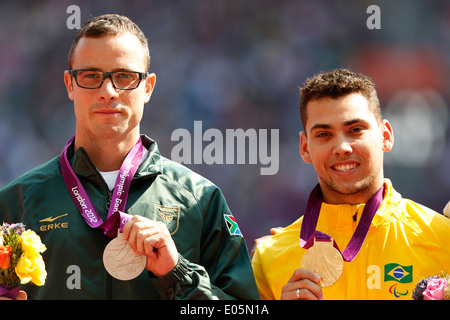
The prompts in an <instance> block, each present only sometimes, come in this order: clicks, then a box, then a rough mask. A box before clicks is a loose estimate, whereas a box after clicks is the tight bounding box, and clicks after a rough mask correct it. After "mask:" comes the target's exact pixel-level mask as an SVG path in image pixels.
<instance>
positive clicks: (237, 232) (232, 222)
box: [224, 214, 242, 237]
mask: <svg viewBox="0 0 450 320" xmlns="http://www.w3.org/2000/svg"><path fill="white" fill-rule="evenodd" d="M224 218H225V223H226V224H227V227H228V231H229V232H230V234H231V235H232V236H241V237H242V232H241V229H239V226H238V224H237V222H236V219H235V218H234V217H233V216H232V215H231V214H225V215H224Z"/></svg>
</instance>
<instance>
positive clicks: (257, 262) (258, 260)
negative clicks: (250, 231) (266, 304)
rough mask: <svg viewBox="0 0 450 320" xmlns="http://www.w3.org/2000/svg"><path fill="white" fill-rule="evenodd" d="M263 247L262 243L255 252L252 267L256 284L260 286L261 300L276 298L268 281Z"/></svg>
mask: <svg viewBox="0 0 450 320" xmlns="http://www.w3.org/2000/svg"><path fill="white" fill-rule="evenodd" d="M261 247H262V245H261V244H260V245H259V246H258V247H256V249H255V253H254V254H253V258H252V268H253V273H254V275H255V280H256V285H257V287H258V292H259V297H260V298H261V300H275V297H274V295H273V293H272V290H271V289H270V286H269V284H268V283H267V279H266V277H265V272H264V263H263V259H262V257H263V255H262V253H261Z"/></svg>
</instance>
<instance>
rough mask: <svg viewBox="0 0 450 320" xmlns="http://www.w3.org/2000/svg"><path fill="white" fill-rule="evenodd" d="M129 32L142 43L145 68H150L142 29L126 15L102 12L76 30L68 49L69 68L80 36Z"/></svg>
mask: <svg viewBox="0 0 450 320" xmlns="http://www.w3.org/2000/svg"><path fill="white" fill-rule="evenodd" d="M126 33H130V34H132V35H134V36H136V37H137V38H138V39H139V41H140V42H141V44H142V47H143V48H144V50H145V53H146V59H147V61H146V66H147V70H145V71H148V69H149V68H150V51H149V48H148V42H147V38H146V37H145V35H144V33H143V32H142V30H141V29H140V28H139V27H138V26H137V25H136V24H135V23H134V22H133V21H132V20H130V19H129V18H128V17H125V16H121V15H118V14H104V15H101V16H98V17H95V18H92V19H91V20H89V21H87V22H85V23H84V24H83V26H82V27H81V28H80V29H79V30H78V32H77V34H76V35H75V38H74V39H73V42H72V46H71V47H70V50H69V55H68V63H69V69H72V55H73V52H74V50H75V47H76V46H77V44H78V41H80V39H81V38H82V37H88V38H90V37H92V38H99V37H103V36H107V35H122V34H126Z"/></svg>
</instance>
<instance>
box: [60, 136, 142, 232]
mask: <svg viewBox="0 0 450 320" xmlns="http://www.w3.org/2000/svg"><path fill="white" fill-rule="evenodd" d="M74 140H75V136H73V137H72V138H71V139H70V140H69V141H68V142H67V144H66V146H65V147H64V149H63V151H62V152H61V157H60V165H61V172H62V175H63V179H64V183H65V184H66V188H67V190H68V191H69V194H70V196H71V197H72V199H73V201H74V203H75V205H76V206H77V208H78V210H79V211H80V213H81V216H82V217H83V218H84V220H85V221H86V223H87V224H88V225H89V226H90V227H91V228H100V229H104V234H105V235H106V236H108V237H110V238H114V237H116V236H117V229H119V228H120V231H121V232H122V231H123V226H124V225H125V223H127V221H128V220H129V219H131V215H129V214H126V213H124V212H123V211H124V210H125V205H126V203H127V198H128V191H129V189H130V184H131V180H132V179H133V176H134V174H135V173H136V171H137V169H138V167H139V165H140V163H141V161H142V156H143V150H144V146H143V145H142V141H141V139H139V141H138V142H137V143H136V144H135V145H134V147H133V148H132V149H131V151H130V152H129V153H128V155H127V156H126V158H125V160H124V162H123V163H122V166H121V167H120V170H119V175H118V176H117V180H116V184H115V186H114V189H113V194H112V198H111V204H110V206H109V210H108V216H107V219H106V221H105V222H103V220H102V218H101V217H100V215H99V214H98V212H97V210H96V209H95V207H94V205H93V203H92V201H91V199H90V198H89V196H88V194H87V193H86V190H85V189H84V187H83V185H82V184H81V182H80V180H79V179H78V177H77V175H76V174H75V172H74V171H73V169H72V167H71V166H70V163H69V159H68V158H67V149H68V148H69V146H70V145H71V144H72V143H73V141H74Z"/></svg>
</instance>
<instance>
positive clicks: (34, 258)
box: [0, 223, 47, 299]
mask: <svg viewBox="0 0 450 320" xmlns="http://www.w3.org/2000/svg"><path fill="white" fill-rule="evenodd" d="M46 249H47V248H46V247H45V245H44V244H43V243H42V242H41V239H40V238H39V236H38V235H37V234H36V233H35V232H34V231H32V230H25V226H24V225H23V224H22V223H16V224H11V225H9V224H6V223H3V225H2V226H1V227H0V296H4V297H8V298H11V299H15V298H16V297H17V295H18V294H19V283H20V284H25V283H28V282H30V281H31V282H32V283H34V284H35V285H37V286H42V285H43V284H44V283H45V279H46V277H47V271H46V270H45V264H44V260H43V259H42V256H41V253H42V252H44V251H45V250H46Z"/></svg>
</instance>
